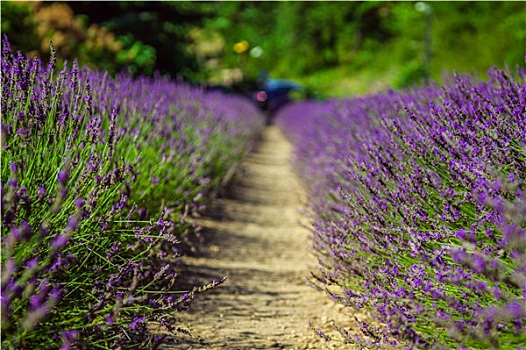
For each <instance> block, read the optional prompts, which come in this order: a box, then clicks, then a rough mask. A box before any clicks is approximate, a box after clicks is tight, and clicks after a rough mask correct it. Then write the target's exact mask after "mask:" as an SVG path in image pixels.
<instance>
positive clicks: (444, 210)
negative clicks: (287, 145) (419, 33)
mask: <svg viewBox="0 0 526 350" xmlns="http://www.w3.org/2000/svg"><path fill="white" fill-rule="evenodd" d="M488 76H489V77H490V79H489V80H488V81H478V80H477V79H475V78H473V77H471V76H469V75H465V74H454V75H453V76H452V77H451V78H450V79H449V81H448V82H447V83H445V84H444V86H435V85H431V86H428V87H423V88H416V87H415V88H413V89H410V90H405V91H401V92H397V91H387V92H385V93H379V94H375V95H369V96H366V97H356V98H348V99H339V100H329V101H323V102H302V103H297V104H294V105H291V106H288V107H286V108H285V109H284V110H282V111H281V112H280V114H279V115H278V116H277V119H276V123H277V125H278V126H279V127H280V128H281V130H283V132H284V133H285V134H286V135H287V136H288V137H289V139H290V140H292V142H293V143H294V144H295V163H296V164H295V166H296V169H297V172H298V174H299V175H300V176H301V177H302V178H303V180H304V184H305V186H306V187H307V190H308V192H309V196H308V198H309V201H308V202H309V206H310V207H311V208H312V217H311V222H312V225H313V237H314V238H313V248H314V249H315V251H316V252H317V254H318V256H319V261H320V268H319V271H317V272H315V276H316V278H317V283H316V285H317V288H318V289H319V290H320V291H324V292H326V293H327V294H328V295H329V296H330V297H331V298H332V299H334V300H335V301H337V302H339V303H342V304H344V305H345V306H347V307H348V310H349V312H350V317H349V324H351V323H355V324H357V325H358V326H359V327H360V332H350V331H348V329H349V328H348V327H349V324H347V325H346V324H337V325H335V327H336V328H337V329H338V330H339V331H340V333H341V339H340V340H339V341H343V342H345V343H347V344H349V346H350V347H351V346H352V345H351V344H354V346H357V347H358V348H360V346H372V347H381V348H386V349H391V348H405V349H413V348H415V349H417V348H422V349H427V348H433V349H490V348H491V349H524V347H525V346H526V329H525V326H526V306H525V302H526V219H525V218H526V197H525V195H526V187H525V185H526V182H525V181H526V75H525V71H524V69H517V71H516V72H511V71H509V70H499V69H496V68H494V69H491V70H490V71H489V72H488ZM356 309H362V310H368V311H370V312H371V315H372V316H373V317H372V320H368V319H359V318H353V317H352V310H356ZM323 331H324V330H320V334H321V335H323ZM357 333H359V334H357Z"/></svg>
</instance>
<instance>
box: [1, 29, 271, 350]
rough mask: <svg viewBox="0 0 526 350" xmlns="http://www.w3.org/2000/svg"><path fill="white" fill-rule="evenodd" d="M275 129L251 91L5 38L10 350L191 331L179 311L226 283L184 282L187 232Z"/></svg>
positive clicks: (5, 304) (5, 342) (4, 298)
mask: <svg viewBox="0 0 526 350" xmlns="http://www.w3.org/2000/svg"><path fill="white" fill-rule="evenodd" d="M263 125H264V119H263V118H262V116H261V115H260V114H259V112H258V111H257V109H256V108H255V107H253V106H252V105H251V104H250V103H249V102H247V101H244V100H239V99H237V98H235V97H227V96H223V95H219V94H209V93H206V92H205V91H202V90H200V89H198V88H193V87H189V86H187V85H185V84H181V83H174V82H172V81H170V80H169V79H167V78H163V77H155V78H153V79H152V78H139V79H137V80H134V79H132V78H131V77H129V76H127V75H120V76H117V77H115V78H114V77H111V76H109V75H108V74H107V73H106V72H99V71H92V70H90V69H87V68H81V67H78V65H77V64H76V63H73V64H72V66H71V68H67V65H65V67H64V68H63V69H61V70H60V71H59V70H58V69H57V68H56V67H55V57H54V56H53V54H52V57H51V61H50V63H49V64H47V65H46V64H43V63H42V61H41V60H40V59H38V58H35V59H30V58H27V57H26V56H24V55H23V54H22V53H20V52H18V53H15V52H13V51H12V49H11V47H10V45H9V43H8V41H7V39H6V38H4V40H3V42H2V130H1V131H2V159H1V163H2V174H1V186H2V194H1V203H2V280H1V312H2V348H4V349H19V348H29V347H32V348H35V349H37V348H42V349H44V348H45V349H53V348H57V349H58V348H60V349H70V348H90V349H92V348H106V349H115V348H131V347H138V348H141V349H142V348H155V347H156V346H157V345H158V344H160V343H162V342H163V340H164V339H165V335H166V334H167V333H172V334H175V335H176V336H177V334H180V332H185V331H184V329H183V328H181V326H180V325H178V324H177V322H176V313H177V312H179V311H183V310H185V309H187V308H188V306H189V304H190V302H191V301H192V300H193V298H194V295H195V294H196V293H199V292H203V291H205V290H208V289H210V288H214V287H215V286H217V285H218V284H220V283H221V282H222V280H217V281H211V282H210V284H208V285H206V286H196V287H195V288H193V289H188V290H186V289H184V290H182V289H180V288H178V287H177V285H178V284H180V282H181V280H184V278H185V276H179V271H178V268H177V263H178V259H179V257H180V255H181V254H184V249H182V248H181V247H184V245H183V244H182V243H181V242H182V241H184V240H186V239H187V238H188V237H189V236H191V235H192V234H194V233H195V230H196V227H195V225H194V223H193V217H195V216H196V215H198V214H199V212H200V211H202V210H203V209H204V207H205V206H206V205H207V203H209V202H210V201H211V200H213V198H214V196H215V194H216V192H217V190H218V189H219V188H220V187H221V186H223V185H224V184H225V183H226V182H228V181H229V180H230V178H231V177H232V176H233V175H234V174H235V170H236V167H237V166H238V164H239V161H240V160H241V158H242V157H243V156H244V154H245V152H247V151H248V150H249V148H250V147H251V144H252V141H253V140H254V138H255V137H256V135H257V134H258V133H259V132H260V130H261V128H262V127H263ZM183 282H184V281H183ZM197 322H198V321H197ZM155 325H156V326H155ZM154 328H157V329H158V331H152V329H154ZM178 332H179V333H178ZM163 334H164V335H163Z"/></svg>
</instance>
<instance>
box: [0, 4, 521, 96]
mask: <svg viewBox="0 0 526 350" xmlns="http://www.w3.org/2000/svg"><path fill="white" fill-rule="evenodd" d="M1 11H2V12H1V19H2V22H1V24H2V33H5V34H7V35H8V36H9V38H10V41H11V42H12V44H13V45H14V46H15V47H16V48H18V49H21V50H23V51H26V52H30V53H31V54H32V55H37V54H39V55H44V56H45V55H48V53H49V45H48V41H49V39H51V40H53V43H54V46H55V47H56V48H57V51H58V54H59V57H60V58H61V59H63V60H68V61H70V62H71V60H72V59H73V58H76V59H78V60H79V62H80V63H81V64H86V65H91V66H93V67H96V68H101V69H106V70H109V71H110V72H112V73H116V72H119V71H121V70H123V69H124V70H127V71H129V72H130V73H132V74H135V75H139V74H145V75H152V74H154V72H155V71H158V72H160V73H162V74H170V75H171V76H172V77H174V78H181V79H184V80H187V81H190V82H192V83H196V84H209V85H210V84H217V85H219V84H220V85H233V84H242V83H243V82H246V81H255V80H257V79H258V77H260V76H261V74H262V72H266V73H267V74H270V76H272V77H275V78H285V79H293V80H297V81H299V82H301V83H302V84H304V85H305V86H306V87H307V88H308V89H310V90H312V91H317V92H321V93H322V94H323V95H326V96H345V95H355V94H366V93H371V92H374V91H378V90H384V89H385V88H386V87H388V86H389V87H393V88H404V87H408V86H411V85H413V84H421V83H422V82H423V81H424V80H425V79H426V78H430V79H433V80H435V81H437V82H440V81H441V79H442V75H443V73H444V72H451V71H452V70H457V71H459V72H469V73H476V74H479V75H480V76H481V78H484V75H485V72H486V70H487V69H488V68H489V67H491V66H493V65H497V66H499V67H503V66H504V65H509V66H511V67H514V66H516V65H523V66H524V64H525V59H524V56H525V54H526V2H523V1H510V2H506V1H495V2H481V1H477V2H464V1H454V2H435V1H429V2H387V1H363V2H361V1H356V2H355V1H348V2H325V1H319V2H302V1H295V2H289V1H279V2H264V1H262V2H255V1H229V2H186V1H184V2H169V1H163V2H156V1H113V2H100V1H96V2H92V1H74V2H67V1H66V2H22V1H16V2H13V1H2V2H1Z"/></svg>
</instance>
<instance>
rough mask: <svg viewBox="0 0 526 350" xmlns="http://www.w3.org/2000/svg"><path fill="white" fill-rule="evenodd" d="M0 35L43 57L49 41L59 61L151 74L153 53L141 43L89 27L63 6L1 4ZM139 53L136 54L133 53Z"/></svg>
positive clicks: (50, 4) (114, 70)
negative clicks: (0, 26)
mask: <svg viewBox="0 0 526 350" xmlns="http://www.w3.org/2000/svg"><path fill="white" fill-rule="evenodd" d="M1 4H2V14H1V15H2V33H3V34H6V35H7V36H8V37H9V40H10V42H11V43H12V44H13V45H14V46H15V47H16V48H17V49H19V50H22V51H24V52H28V53H30V54H32V55H41V56H43V58H46V57H47V56H48V54H49V40H51V41H52V42H53V45H54V47H55V49H56V50H57V56H58V58H59V59H61V60H68V61H69V62H70V63H71V62H72V61H73V60H74V59H75V60H78V61H79V62H80V63H81V64H87V65H91V66H92V67H95V68H99V69H105V70H107V71H109V72H110V73H116V72H118V71H120V70H122V69H123V68H125V67H127V68H128V69H129V70H130V72H132V73H141V74H151V73H153V70H154V67H155V51H154V50H153V48H151V47H148V46H146V45H144V44H143V43H141V42H137V41H134V40H129V38H126V37H121V38H117V37H116V35H115V34H114V33H112V32H111V31H110V30H109V29H108V28H106V27H103V26H99V25H97V24H89V23H88V22H87V19H86V18H85V17H82V16H78V15H75V13H74V12H73V10H72V9H71V7H70V6H69V5H68V4H66V3H58V2H50V3H47V2H41V1H39V2H36V1H35V2H22V1H16V2H14V1H2V3H1ZM137 52H139V54H138V53H137Z"/></svg>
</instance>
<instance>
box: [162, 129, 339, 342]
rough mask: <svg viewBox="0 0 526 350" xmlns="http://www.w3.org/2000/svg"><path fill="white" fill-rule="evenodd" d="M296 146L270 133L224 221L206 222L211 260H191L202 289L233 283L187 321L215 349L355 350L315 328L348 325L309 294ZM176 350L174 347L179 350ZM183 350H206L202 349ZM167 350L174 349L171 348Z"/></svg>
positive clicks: (223, 204) (310, 260)
mask: <svg viewBox="0 0 526 350" xmlns="http://www.w3.org/2000/svg"><path fill="white" fill-rule="evenodd" d="M290 153H291V145H290V144H289V143H288V141H287V140H286V139H285V138H284V137H283V135H282V134H281V133H280V131H279V130H278V129H277V128H276V127H275V126H269V127H268V128H267V129H266V130H265V132H264V134H263V140H262V141H261V143H260V144H259V146H258V148H257V150H256V151H255V152H254V153H252V154H251V155H250V156H249V157H248V159H247V160H246V161H245V162H244V166H243V168H244V172H245V174H244V176H240V179H239V180H238V182H237V183H236V184H234V190H233V193H231V194H230V195H228V197H227V198H224V199H221V200H220V203H219V207H220V208H221V211H222V213H217V215H213V216H214V218H207V219H203V220H202V221H201V224H202V225H203V226H204V235H205V236H206V242H207V243H206V247H205V251H204V256H203V257H200V258H188V259H185V261H186V263H187V264H188V266H187V267H188V269H189V270H190V271H191V273H192V274H193V275H194V276H197V277H199V278H202V281H203V283H207V282H209V281H210V280H211V279H214V278H215V279H218V278H220V277H222V276H227V280H226V281H225V283H224V284H223V285H221V286H219V287H218V288H216V289H214V290H212V291H209V292H207V293H203V294H200V295H198V296H197V297H196V300H195V301H194V302H193V303H192V305H191V308H190V311H189V312H185V313H182V314H181V319H182V321H184V322H186V323H187V324H188V325H189V327H190V328H191V330H192V331H193V332H195V334H199V335H200V336H201V337H202V338H203V339H204V340H205V341H206V342H207V343H208V344H209V348H212V349H232V350H245V349H247V350H248V349H251V350H252V349H273V348H278V349H280V348H281V349H344V348H345V349H349V346H346V347H343V346H341V345H339V344H338V343H334V342H331V343H327V342H325V341H324V340H323V339H321V338H320V337H319V336H317V335H316V334H315V332H314V331H313V330H312V329H311V328H310V327H309V324H308V322H309V321H311V322H312V323H313V325H314V326H315V327H316V328H322V329H330V328H331V327H330V326H329V324H330V322H331V321H332V320H335V321H337V322H338V321H340V322H339V323H340V324H345V322H344V320H345V319H346V318H347V317H348V316H345V315H344V314H343V312H344V310H343V309H342V307H341V306H339V305H336V304H334V303H333V302H332V301H330V300H329V299H328V298H327V297H325V295H323V294H321V293H319V292H317V291H315V290H314V289H313V288H311V287H309V286H307V284H306V278H307V277H308V276H309V271H311V270H315V269H316V268H317V267H316V264H317V262H316V259H315V257H314V256H313V255H311V254H310V253H309V250H310V241H309V232H308V230H307V229H306V228H304V227H303V226H302V225H301V223H303V224H307V220H306V219H304V218H302V216H301V212H300V211H301V199H300V198H301V195H302V192H301V188H300V185H299V183H298V180H297V178H296V177H295V175H294V174H293V173H292V171H291V168H290ZM173 348H174V347H170V349H173ZM176 348H177V349H201V348H203V346H202V345H199V344H198V343H197V342H195V344H192V345H188V344H186V345H178V346H177V347H176ZM165 349H168V347H166V348H165Z"/></svg>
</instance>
